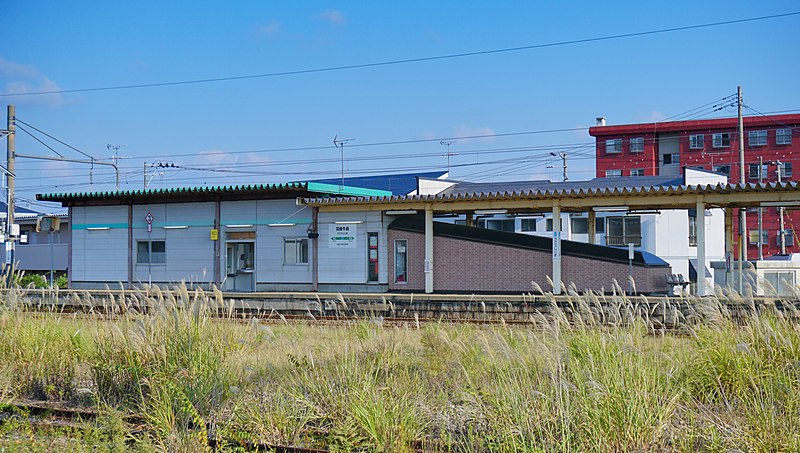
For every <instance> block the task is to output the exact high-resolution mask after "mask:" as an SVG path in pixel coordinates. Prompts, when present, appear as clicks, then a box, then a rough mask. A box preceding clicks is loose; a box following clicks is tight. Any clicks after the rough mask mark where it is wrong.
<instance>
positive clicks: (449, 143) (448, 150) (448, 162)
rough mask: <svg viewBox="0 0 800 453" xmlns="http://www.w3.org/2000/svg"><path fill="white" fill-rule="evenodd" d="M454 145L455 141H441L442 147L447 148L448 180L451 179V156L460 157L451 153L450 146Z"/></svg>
mask: <svg viewBox="0 0 800 453" xmlns="http://www.w3.org/2000/svg"><path fill="white" fill-rule="evenodd" d="M453 143H454V142H453V140H441V141H439V144H440V145H442V146H446V147H447V177H448V178H449V177H450V156H458V153H451V152H450V145H452V144H453Z"/></svg>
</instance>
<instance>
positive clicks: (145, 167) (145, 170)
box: [142, 162, 147, 190]
mask: <svg viewBox="0 0 800 453" xmlns="http://www.w3.org/2000/svg"><path fill="white" fill-rule="evenodd" d="M142 187H143V188H144V189H145V190H147V162H145V163H144V185H143V186H142Z"/></svg>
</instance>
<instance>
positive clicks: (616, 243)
mask: <svg viewBox="0 0 800 453" xmlns="http://www.w3.org/2000/svg"><path fill="white" fill-rule="evenodd" d="M634 221H636V222H635V223H636V224H637V226H636V228H635V230H636V231H630V230H634V228H633V224H634ZM606 222H608V225H606V233H605V236H606V245H608V246H612V247H625V246H627V245H628V244H629V243H631V242H633V246H634V247H641V246H642V218H641V216H631V215H625V216H609V217H606ZM617 222H619V225H615V227H621V229H622V235H618V234H610V230H611V228H612V224H614V223H617ZM618 239H619V240H618ZM631 239H633V240H631Z"/></svg>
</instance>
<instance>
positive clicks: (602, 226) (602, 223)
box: [594, 217, 606, 234]
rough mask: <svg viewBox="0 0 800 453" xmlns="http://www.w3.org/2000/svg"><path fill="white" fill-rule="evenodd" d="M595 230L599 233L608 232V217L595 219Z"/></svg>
mask: <svg viewBox="0 0 800 453" xmlns="http://www.w3.org/2000/svg"><path fill="white" fill-rule="evenodd" d="M594 232H595V233H597V234H604V233H605V232H606V219H605V218H603V217H599V218H596V219H594Z"/></svg>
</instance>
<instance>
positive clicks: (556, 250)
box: [553, 202, 561, 294]
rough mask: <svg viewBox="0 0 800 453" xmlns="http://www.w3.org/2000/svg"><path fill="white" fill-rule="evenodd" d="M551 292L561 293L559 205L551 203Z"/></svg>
mask: <svg viewBox="0 0 800 453" xmlns="http://www.w3.org/2000/svg"><path fill="white" fill-rule="evenodd" d="M553 294H561V206H559V204H558V202H555V203H553Z"/></svg>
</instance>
